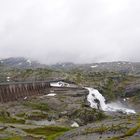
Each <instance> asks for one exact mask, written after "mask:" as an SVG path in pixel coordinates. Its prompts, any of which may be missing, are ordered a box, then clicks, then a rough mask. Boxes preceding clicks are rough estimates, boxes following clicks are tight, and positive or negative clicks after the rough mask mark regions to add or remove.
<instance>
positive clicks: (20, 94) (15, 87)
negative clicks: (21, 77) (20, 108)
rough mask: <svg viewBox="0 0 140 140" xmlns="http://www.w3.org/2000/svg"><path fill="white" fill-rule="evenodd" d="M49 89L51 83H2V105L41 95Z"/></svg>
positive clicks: (0, 90)
mask: <svg viewBox="0 0 140 140" xmlns="http://www.w3.org/2000/svg"><path fill="white" fill-rule="evenodd" d="M49 88H50V81H36V82H12V83H0V103H6V102H9V101H16V100H18V99H23V98H25V97H29V96H33V95H40V94H43V92H42V91H43V90H47V89H48V90H49Z"/></svg>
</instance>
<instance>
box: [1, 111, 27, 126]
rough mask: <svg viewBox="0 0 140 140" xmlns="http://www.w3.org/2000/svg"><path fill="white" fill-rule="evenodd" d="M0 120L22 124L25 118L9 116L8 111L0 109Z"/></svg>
mask: <svg viewBox="0 0 140 140" xmlns="http://www.w3.org/2000/svg"><path fill="white" fill-rule="evenodd" d="M0 122H2V123H19V124H24V123H25V120H24V119H16V118H13V117H11V116H10V113H8V112H6V111H3V110H2V111H0Z"/></svg>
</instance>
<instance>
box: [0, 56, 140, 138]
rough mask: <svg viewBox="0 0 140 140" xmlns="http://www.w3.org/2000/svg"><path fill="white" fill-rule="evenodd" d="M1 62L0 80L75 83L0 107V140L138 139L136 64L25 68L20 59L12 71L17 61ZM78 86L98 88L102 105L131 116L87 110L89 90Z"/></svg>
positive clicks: (139, 85) (139, 101)
mask: <svg viewBox="0 0 140 140" xmlns="http://www.w3.org/2000/svg"><path fill="white" fill-rule="evenodd" d="M1 61H3V63H1V64H0V82H16V81H39V80H56V79H57V80H58V79H66V80H68V81H72V82H73V83H76V84H77V86H76V87H77V88H64V87H61V88H56V87H52V88H50V90H49V91H48V90H44V91H42V95H39V96H32V97H28V98H23V99H20V100H18V101H15V102H8V103H5V104H0V139H1V140H46V139H47V140H54V139H56V140H94V139H95V140H96V139H101V140H119V139H126V140H139V139H140V113H139V112H140V94H139V93H140V77H139V70H140V67H139V66H140V64H139V63H130V62H112V63H99V64H97V63H96V64H84V65H76V64H72V63H66V64H65V63H64V64H57V65H53V66H45V67H42V66H41V65H40V66H39V65H38V67H36V66H35V67H26V66H27V65H29V62H27V60H25V61H24V60H22V61H24V62H25V63H23V64H24V65H25V66H24V68H21V67H16V65H17V64H19V63H21V62H19V60H18V61H17V60H16V61H17V63H16V62H15V60H14V59H11V58H9V59H8V60H5V61H4V60H1ZM20 61H21V60H20ZM26 63H28V64H26ZM11 65H13V66H14V67H12V66H11ZM83 87H92V88H96V89H98V90H99V92H100V93H101V94H102V95H103V96H104V97H105V99H106V103H111V102H117V103H118V102H119V103H120V104H123V105H124V106H125V107H127V108H131V109H134V110H135V111H136V114H125V113H122V112H121V111H120V112H119V111H118V112H104V111H102V110H99V109H94V108H91V107H90V103H89V102H88V101H87V95H88V94H89V91H88V90H87V89H85V88H83Z"/></svg>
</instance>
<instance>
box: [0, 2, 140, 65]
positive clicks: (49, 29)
mask: <svg viewBox="0 0 140 140" xmlns="http://www.w3.org/2000/svg"><path fill="white" fill-rule="evenodd" d="M139 5H140V1H139V0H87V1H85V0H12V1H11V0H4V1H0V57H1V58H5V57H17V56H24V57H31V58H34V59H37V60H39V61H41V62H43V63H46V64H51V63H57V62H75V63H86V62H88V63H90V62H102V61H117V60H122V61H140V55H139V51H140V47H139V46H140V39H139V37H140V16H139V13H140V8H139Z"/></svg>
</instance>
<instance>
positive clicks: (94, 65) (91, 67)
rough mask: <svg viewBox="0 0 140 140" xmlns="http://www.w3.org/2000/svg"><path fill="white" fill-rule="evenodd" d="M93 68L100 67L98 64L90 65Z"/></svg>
mask: <svg viewBox="0 0 140 140" xmlns="http://www.w3.org/2000/svg"><path fill="white" fill-rule="evenodd" d="M90 67H91V68H96V67H98V65H94V66H90Z"/></svg>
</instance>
